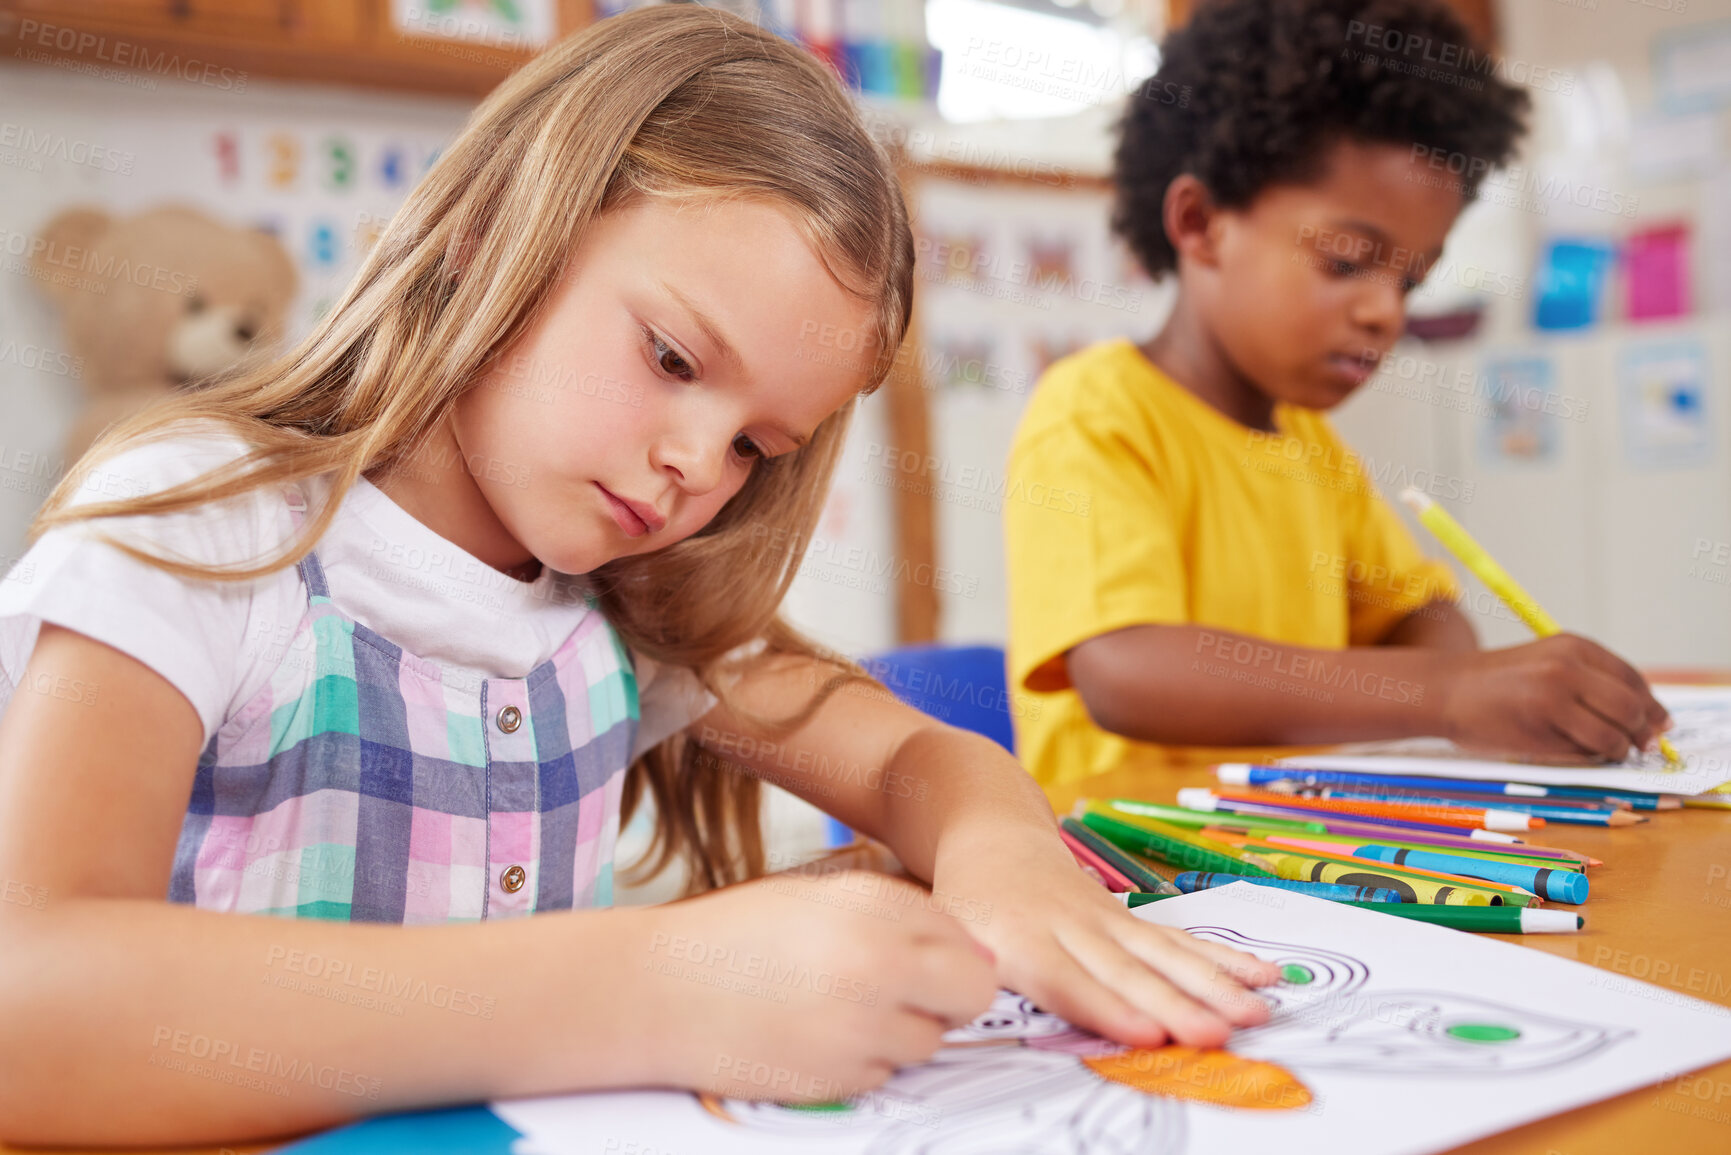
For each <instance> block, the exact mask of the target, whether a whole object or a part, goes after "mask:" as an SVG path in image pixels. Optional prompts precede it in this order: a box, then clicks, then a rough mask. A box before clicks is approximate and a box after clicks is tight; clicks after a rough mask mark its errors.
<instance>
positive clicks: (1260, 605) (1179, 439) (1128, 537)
mask: <svg viewBox="0 0 1731 1155" xmlns="http://www.w3.org/2000/svg"><path fill="white" fill-rule="evenodd" d="M1274 423H1275V425H1276V428H1277V430H1278V431H1277V432H1273V433H1267V432H1262V431H1259V430H1254V429H1250V428H1248V427H1246V426H1243V425H1240V424H1238V423H1237V422H1236V421H1233V420H1232V419H1231V418H1229V417H1227V416H1226V415H1224V414H1222V413H1220V412H1219V411H1218V410H1216V409H1214V408H1213V407H1211V406H1210V405H1208V404H1207V403H1206V402H1204V401H1202V400H1200V399H1199V398H1197V397H1195V396H1194V395H1192V394H1191V393H1189V392H1187V391H1186V390H1185V389H1183V388H1182V387H1181V386H1179V385H1178V384H1177V383H1175V382H1174V381H1172V379H1171V378H1169V377H1167V376H1166V375H1165V374H1164V373H1162V372H1161V371H1160V370H1159V369H1157V368H1155V366H1154V365H1153V364H1152V363H1151V362H1149V361H1148V359H1147V358H1146V357H1144V356H1143V355H1142V353H1141V351H1140V350H1138V349H1137V348H1136V346H1135V345H1133V344H1131V343H1130V342H1128V341H1122V340H1118V341H1108V342H1105V343H1103V344H1099V345H1095V346H1092V347H1091V348H1088V349H1085V350H1083V351H1081V352H1079V353H1076V354H1074V355H1073V356H1070V357H1066V358H1064V359H1063V360H1061V361H1058V362H1056V363H1055V364H1053V365H1052V366H1051V368H1049V369H1048V370H1047V371H1046V373H1045V374H1044V375H1043V376H1042V377H1041V379H1040V383H1039V387H1038V388H1037V389H1036V390H1035V392H1034V396H1033V397H1032V399H1031V400H1030V401H1029V403H1028V409H1027V412H1026V413H1025V414H1024V415H1023V417H1022V422H1021V425H1020V426H1019V427H1018V429H1017V430H1016V439H1015V443H1014V445H1013V446H1012V448H1011V450H1010V463H1009V471H1008V476H1007V478H1006V491H1005V492H1006V498H1005V502H1004V530H1005V538H1006V541H1007V544H1008V549H1009V567H1010V569H1009V592H1010V599H1009V600H1010V648H1009V665H1010V682H1011V685H1012V686H1014V687H1016V688H1017V689H1018V690H1022V691H1031V692H1033V694H1032V695H1031V696H1030V695H1029V694H1019V695H1018V696H1019V697H1020V698H1021V699H1022V702H1023V704H1024V705H1025V707H1026V708H1023V709H1018V710H1015V711H1013V714H1014V721H1015V726H1016V747H1017V753H1018V755H1019V756H1020V758H1021V759H1022V761H1023V762H1024V763H1026V765H1027V766H1028V768H1029V769H1030V770H1031V771H1032V772H1033V774H1034V776H1035V778H1036V779H1038V780H1039V781H1040V782H1041V783H1043V784H1047V785H1050V784H1053V783H1058V782H1073V781H1076V780H1078V779H1081V778H1084V777H1086V776H1088V775H1091V774H1098V773H1101V772H1104V771H1107V770H1111V769H1113V768H1114V767H1116V766H1117V765H1118V764H1119V763H1120V762H1121V761H1122V760H1123V759H1124V757H1125V756H1126V755H1127V754H1128V753H1129V752H1130V751H1131V750H1132V749H1135V748H1137V747H1143V748H1146V745H1145V744H1143V743H1138V742H1135V741H1133V740H1131V739H1128V738H1122V737H1119V736H1118V735H1115V734H1110V733H1107V732H1106V731H1105V730H1102V729H1100V728H1099V727H1098V726H1096V725H1094V723H1093V721H1092V720H1091V719H1090V718H1089V717H1088V713H1087V710H1086V709H1085V708H1084V707H1083V705H1082V700H1081V697H1080V696H1079V695H1078V694H1077V693H1076V691H1075V690H1074V689H1071V688H1070V679H1069V673H1068V670H1067V667H1066V665H1065V661H1064V655H1065V653H1066V652H1067V651H1068V650H1070V648H1071V647H1073V646H1075V645H1077V644H1078V643H1080V642H1084V641H1086V640H1087V639H1089V638H1092V637H1098V636H1099V635H1101V634H1105V633H1109V632H1111V631H1113V630H1117V629H1122V628H1123V627H1125V626H1132V625H1144V624H1161V623H1169V624H1195V625H1202V626H1215V627H1218V628H1220V629H1222V630H1231V631H1233V632H1235V633H1242V634H1250V635H1253V636H1256V637H1261V638H1267V639H1269V640H1271V641H1276V642H1283V643H1286V644H1288V645H1296V646H1311V647H1317V648H1326V649H1339V648H1342V647H1345V646H1348V645H1370V644H1373V643H1375V642H1377V641H1380V640H1381V639H1382V638H1383V636H1384V635H1386V634H1387V633H1388V631H1389V630H1390V629H1392V628H1393V627H1394V625H1395V624H1396V623H1397V622H1398V621H1400V619H1402V618H1404V617H1406V616H1407V615H1408V614H1410V613H1412V612H1413V611H1414V610H1416V609H1419V608H1421V607H1422V606H1424V605H1425V604H1427V603H1429V602H1431V601H1434V600H1438V599H1442V598H1448V599H1453V598H1454V597H1455V596H1456V586H1455V583H1454V580H1453V578H1452V577H1451V575H1450V573H1449V570H1448V569H1447V567H1445V566H1444V565H1442V564H1441V563H1440V562H1433V561H1427V560H1426V559H1425V557H1424V555H1423V554H1422V553H1420V551H1419V548H1418V545H1417V543H1416V542H1414V541H1413V539H1412V535H1411V534H1409V533H1407V531H1406V528H1405V527H1404V526H1402V525H1401V523H1400V521H1399V519H1398V518H1397V517H1396V516H1395V514H1394V511H1393V510H1392V509H1390V508H1389V506H1388V504H1387V502H1385V501H1384V500H1383V499H1382V498H1381V497H1379V496H1378V495H1377V493H1376V491H1375V490H1374V488H1373V487H1372V485H1371V482H1370V479H1369V476H1368V475H1367V473H1366V471H1365V469H1364V466H1363V463H1362V462H1361V460H1360V459H1359V458H1358V457H1357V456H1356V455H1354V454H1353V453H1352V451H1351V450H1349V449H1347V448H1346V446H1345V445H1344V444H1343V443H1342V442H1341V440H1340V438H1339V437H1338V436H1337V435H1336V434H1335V432H1334V430H1333V429H1332V428H1331V427H1330V426H1329V424H1328V422H1327V420H1325V419H1324V418H1323V416H1322V414H1321V413H1318V412H1316V411H1315V410H1309V409H1301V408H1298V407H1296V406H1288V405H1277V406H1276V407H1275V412H1274ZM1203 656H1204V657H1206V656H1208V655H1203ZM1148 707H1149V709H1150V710H1157V709H1159V703H1158V702H1150V703H1149V704H1148Z"/></svg>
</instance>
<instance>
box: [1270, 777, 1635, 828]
mask: <svg viewBox="0 0 1731 1155" xmlns="http://www.w3.org/2000/svg"><path fill="white" fill-rule="evenodd" d="M1265 789H1267V790H1268V791H1270V792H1271V793H1275V794H1288V795H1289V796H1290V797H1295V798H1307V799H1308V798H1315V799H1323V800H1337V801H1341V802H1353V803H1370V804H1373V805H1388V806H1417V807H1426V808H1432V807H1444V808H1453V809H1456V810H1460V811H1462V812H1464V813H1477V812H1479V811H1482V810H1484V808H1483V806H1482V805H1481V804H1480V803H1479V802H1478V800H1476V799H1472V798H1450V797H1447V796H1446V795H1441V794H1408V793H1406V792H1405V791H1400V790H1362V789H1355V788H1352V787H1344V786H1299V785H1296V784H1294V783H1290V782H1287V783H1274V784H1271V785H1269V786H1268V787H1266V788H1265ZM1498 809H1500V810H1504V811H1508V812H1511V813H1516V814H1526V815H1529V816H1531V817H1532V818H1534V819H1536V820H1538V821H1541V822H1562V823H1567V824H1569V825H1573V826H1635V825H1638V824H1639V823H1642V822H1645V821H1647V820H1646V819H1645V818H1642V817H1641V816H1640V815H1638V814H1635V813H1634V812H1632V811H1630V810H1627V809H1624V808H1622V807H1618V806H1610V805H1606V804H1596V803H1591V802H1577V803H1575V804H1573V805H1553V804H1550V803H1546V802H1528V801H1525V800H1519V799H1516V800H1504V801H1501V802H1500V803H1499V805H1498ZM1484 812H1485V813H1489V811H1484ZM1516 829H1519V828H1518V827H1517V828H1516Z"/></svg>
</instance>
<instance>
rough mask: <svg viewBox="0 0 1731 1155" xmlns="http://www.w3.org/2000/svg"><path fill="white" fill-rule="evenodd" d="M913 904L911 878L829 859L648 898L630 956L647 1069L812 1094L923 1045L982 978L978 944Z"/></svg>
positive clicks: (980, 1001) (879, 1070)
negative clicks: (823, 864)
mask: <svg viewBox="0 0 1731 1155" xmlns="http://www.w3.org/2000/svg"><path fill="white" fill-rule="evenodd" d="M929 906H930V903H929V896H928V895H927V894H926V893H925V891H924V890H923V889H921V888H919V887H917V886H914V885H912V884H911V883H907V882H902V881H900V880H898V879H893V878H890V877H889V876H887V875H882V874H873V873H869V872H865V871H842V872H839V873H835V874H830V875H828V876H820V877H814V876H811V875H802V874H782V875H771V876H769V877H768V878H763V879H759V880H757V881H755V882H750V883H744V884H742V885H739V886H732V887H728V888H726V889H724V890H720V891H716V892H715V893H713V894H708V895H704V896H702V897H700V898H695V899H691V900H689V901H686V902H678V903H673V904H670V905H668V906H665V907H661V908H657V910H656V911H655V912H654V913H655V915H656V917H654V918H652V919H650V920H649V926H650V929H651V933H650V938H649V940H648V942H646V943H645V953H644V958H643V964H642V966H641V968H638V969H640V972H641V974H642V978H643V983H642V986H641V988H640V990H641V991H642V993H643V996H644V1005H645V1007H646V1009H648V1012H649V1019H650V1024H651V1026H650V1029H651V1032H652V1037H653V1038H654V1039H656V1040H662V1041H663V1043H662V1045H663V1046H664V1047H665V1059H664V1062H663V1063H662V1064H660V1067H661V1069H662V1070H664V1071H666V1072H667V1074H668V1077H669V1081H670V1082H672V1083H675V1084H676V1085H679V1086H684V1087H692V1088H696V1089H698V1090H705V1091H713V1092H716V1093H718V1094H722V1095H726V1096H730V1097H735V1098H751V1099H779V1100H785V1101H791V1102H826V1101H833V1100H838V1099H845V1098H847V1097H848V1096H850V1095H852V1094H855V1093H857V1092H860V1091H864V1090H867V1089H869V1088H872V1087H876V1086H878V1085H879V1084H881V1083H883V1081H884V1080H886V1079H888V1078H889V1077H890V1075H891V1074H892V1073H893V1072H894V1071H895V1069H896V1068H897V1067H900V1066H905V1065H907V1064H909V1063H917V1062H921V1061H923V1060H925V1059H928V1058H930V1057H931V1055H932V1053H933V1052H934V1051H936V1050H937V1048H938V1045H939V1042H940V1040H941V1038H942V1035H943V1033H944V1032H945V1031H946V1030H949V1029H951V1028H953V1027H958V1026H962V1025H964V1024H966V1023H968V1022H969V1021H970V1020H972V1019H973V1018H974V1017H975V1016H976V1015H978V1014H980V1013H981V1012H983V1011H984V1010H985V1009H986V1008H987V1007H988V1006H990V1005H991V1001H992V996H993V995H994V994H995V993H996V992H997V982H996V981H995V979H994V976H993V960H992V958H991V952H990V951H988V950H987V949H986V948H984V947H982V946H980V945H979V944H978V943H977V942H975V941H974V940H972V939H970V938H969V936H968V934H967V932H966V931H964V930H963V929H962V927H961V925H960V924H959V923H957V922H956V921H955V920H954V919H952V918H950V917H948V916H947V915H943V914H938V913H935V912H934V911H932V910H931V909H929ZM652 1045H653V1044H652Z"/></svg>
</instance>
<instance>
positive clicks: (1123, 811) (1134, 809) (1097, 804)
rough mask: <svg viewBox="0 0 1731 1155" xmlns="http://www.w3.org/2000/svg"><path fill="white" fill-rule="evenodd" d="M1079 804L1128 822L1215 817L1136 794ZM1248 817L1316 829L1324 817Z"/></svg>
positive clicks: (1192, 821) (1193, 822)
mask: <svg viewBox="0 0 1731 1155" xmlns="http://www.w3.org/2000/svg"><path fill="white" fill-rule="evenodd" d="M1076 808H1077V809H1084V808H1085V809H1090V810H1097V811H1100V812H1101V813H1104V814H1110V815H1112V816H1113V817H1116V818H1118V819H1119V820H1120V821H1124V822H1135V821H1136V820H1137V819H1139V818H1152V819H1154V820H1155V821H1157V822H1169V823H1171V824H1172V825H1174V826H1203V825H1206V824H1207V823H1208V822H1210V821H1212V820H1213V815H1210V814H1204V813H1201V812H1199V811H1196V810H1191V809H1188V808H1186V807H1184V806H1167V805H1164V804H1162V803H1159V802H1142V801H1140V800H1138V799H1135V798H1083V799H1081V800H1079V801H1078V802H1077V803H1076ZM1075 812H1076V811H1075V810H1072V811H1071V813H1072V814H1074V813H1075ZM1245 821H1246V822H1249V823H1251V824H1253V825H1256V826H1284V827H1290V828H1292V829H1297V830H1309V831H1312V832H1320V831H1321V830H1322V823H1321V821H1319V820H1316V819H1305V818H1275V817H1272V816H1266V815H1256V816H1251V815H1247V816H1246V817H1245Z"/></svg>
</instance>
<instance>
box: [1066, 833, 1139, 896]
mask: <svg viewBox="0 0 1731 1155" xmlns="http://www.w3.org/2000/svg"><path fill="white" fill-rule="evenodd" d="M1058 837H1059V838H1062V839H1063V840H1064V845H1065V846H1068V847H1069V848H1070V853H1071V854H1072V855H1073V856H1074V857H1075V859H1076V862H1077V864H1078V865H1080V866H1081V867H1082V868H1083V869H1084V870H1089V871H1092V872H1093V873H1094V875H1095V877H1097V878H1098V879H1099V880H1100V885H1102V886H1104V887H1105V888H1106V889H1107V890H1110V891H1125V890H1135V889H1136V884H1135V883H1134V882H1133V881H1131V880H1130V879H1129V878H1126V877H1125V876H1124V874H1123V872H1121V871H1120V870H1119V869H1118V868H1117V867H1115V866H1113V865H1112V864H1111V863H1110V862H1107V861H1106V860H1105V859H1104V858H1101V857H1100V856H1099V855H1098V854H1095V853H1094V852H1093V851H1092V850H1090V849H1088V847H1087V844H1086V843H1084V842H1082V841H1081V840H1080V839H1078V838H1077V837H1076V836H1075V835H1074V834H1071V833H1070V832H1069V831H1068V830H1059V831H1058Z"/></svg>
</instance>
